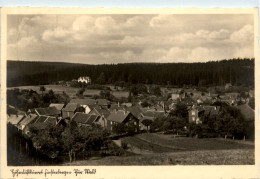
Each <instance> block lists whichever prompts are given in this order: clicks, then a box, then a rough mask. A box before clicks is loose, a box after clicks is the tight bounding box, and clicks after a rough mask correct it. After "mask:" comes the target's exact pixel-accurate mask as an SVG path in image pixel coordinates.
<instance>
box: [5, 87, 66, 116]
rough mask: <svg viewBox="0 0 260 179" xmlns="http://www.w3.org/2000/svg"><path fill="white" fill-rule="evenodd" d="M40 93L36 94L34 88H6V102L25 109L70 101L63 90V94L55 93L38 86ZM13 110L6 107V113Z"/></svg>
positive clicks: (11, 112)
mask: <svg viewBox="0 0 260 179" xmlns="http://www.w3.org/2000/svg"><path fill="white" fill-rule="evenodd" d="M40 88H41V89H40V90H41V91H42V94H38V93H37V92H36V91H34V90H26V89H23V90H20V89H18V88H15V89H10V90H7V104H8V105H11V106H13V107H15V108H16V109H19V110H22V111H27V110H28V109H31V108H38V107H48V106H49V105H50V103H63V104H67V103H68V102H69V101H70V98H69V96H68V95H67V94H66V93H65V92H64V93H63V94H55V93H54V92H53V90H49V91H46V92H45V93H43V91H45V88H44V87H43V86H42V87H40ZM14 111H15V110H12V108H7V113H8V114H13V113H14Z"/></svg>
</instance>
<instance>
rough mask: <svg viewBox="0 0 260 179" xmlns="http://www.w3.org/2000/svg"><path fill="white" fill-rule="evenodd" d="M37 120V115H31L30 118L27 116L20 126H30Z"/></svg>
mask: <svg viewBox="0 0 260 179" xmlns="http://www.w3.org/2000/svg"><path fill="white" fill-rule="evenodd" d="M36 118H37V115H35V114H30V115H28V116H26V117H25V118H24V119H23V120H22V121H21V122H20V123H19V125H27V124H30V123H31V122H32V121H33V120H34V119H36Z"/></svg>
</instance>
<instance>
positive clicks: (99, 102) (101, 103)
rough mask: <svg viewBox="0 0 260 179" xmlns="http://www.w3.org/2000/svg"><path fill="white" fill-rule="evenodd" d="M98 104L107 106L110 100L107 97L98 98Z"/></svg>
mask: <svg viewBox="0 0 260 179" xmlns="http://www.w3.org/2000/svg"><path fill="white" fill-rule="evenodd" d="M97 104H98V105H100V106H107V105H108V101H107V100H106V99H97Z"/></svg>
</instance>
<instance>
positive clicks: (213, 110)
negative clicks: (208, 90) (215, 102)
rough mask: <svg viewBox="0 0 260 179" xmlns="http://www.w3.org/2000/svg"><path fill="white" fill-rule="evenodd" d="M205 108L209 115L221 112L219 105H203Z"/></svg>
mask: <svg viewBox="0 0 260 179" xmlns="http://www.w3.org/2000/svg"><path fill="white" fill-rule="evenodd" d="M203 108H204V110H205V114H206V115H208V114H210V115H214V114H218V113H219V109H220V107H219V106H217V107H216V106H203Z"/></svg>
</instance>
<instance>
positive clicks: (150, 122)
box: [142, 119, 153, 131]
mask: <svg viewBox="0 0 260 179" xmlns="http://www.w3.org/2000/svg"><path fill="white" fill-rule="evenodd" d="M152 123H153V121H152V120H151V119H144V120H143V121H142V124H143V125H145V126H146V128H147V131H148V128H149V126H150V125H151V124H152Z"/></svg>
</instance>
